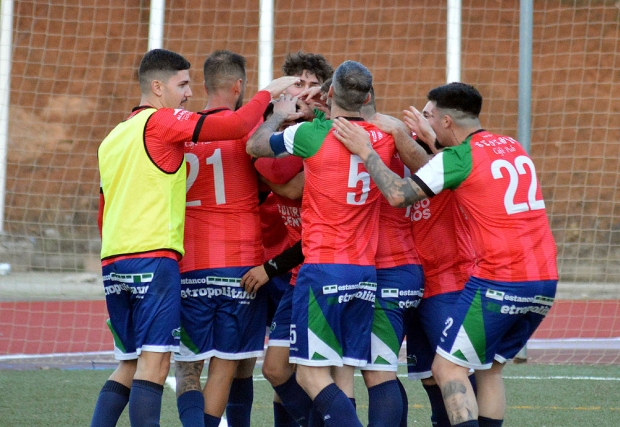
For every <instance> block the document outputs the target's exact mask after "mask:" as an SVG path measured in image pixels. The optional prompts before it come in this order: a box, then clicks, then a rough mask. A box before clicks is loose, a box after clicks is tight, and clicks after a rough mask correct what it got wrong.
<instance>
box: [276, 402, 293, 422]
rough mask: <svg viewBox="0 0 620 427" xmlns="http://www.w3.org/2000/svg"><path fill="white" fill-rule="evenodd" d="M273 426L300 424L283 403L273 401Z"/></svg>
mask: <svg viewBox="0 0 620 427" xmlns="http://www.w3.org/2000/svg"><path fill="white" fill-rule="evenodd" d="M273 427H299V424H297V422H295V420H294V419H293V417H292V416H291V414H289V413H288V411H287V410H286V409H284V406H282V404H281V403H279V402H273Z"/></svg>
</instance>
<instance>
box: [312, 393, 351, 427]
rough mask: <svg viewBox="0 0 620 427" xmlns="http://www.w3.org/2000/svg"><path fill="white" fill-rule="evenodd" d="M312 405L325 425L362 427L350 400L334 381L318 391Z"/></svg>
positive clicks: (328, 426) (330, 426)
mask: <svg viewBox="0 0 620 427" xmlns="http://www.w3.org/2000/svg"><path fill="white" fill-rule="evenodd" d="M314 406H315V408H316V409H317V411H318V412H319V414H321V416H322V417H323V421H324V422H325V426H327V427H332V426H333V427H342V426H347V427H363V426H362V423H361V422H360V420H359V418H357V413H356V412H355V408H354V407H353V405H352V404H351V401H350V400H349V398H348V397H347V395H346V394H344V392H343V391H342V390H340V389H339V388H338V386H337V385H336V384H334V383H332V384H330V385H328V386H327V387H325V388H324V389H323V390H321V391H320V392H319V394H318V395H317V396H316V398H315V399H314Z"/></svg>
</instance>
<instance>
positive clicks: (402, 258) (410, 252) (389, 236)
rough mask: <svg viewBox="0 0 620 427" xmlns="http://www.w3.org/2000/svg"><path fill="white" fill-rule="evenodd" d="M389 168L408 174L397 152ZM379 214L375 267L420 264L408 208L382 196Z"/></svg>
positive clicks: (402, 175)
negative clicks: (394, 203)
mask: <svg viewBox="0 0 620 427" xmlns="http://www.w3.org/2000/svg"><path fill="white" fill-rule="evenodd" d="M389 167H390V170H391V171H392V172H394V173H395V174H397V175H398V176H400V177H401V178H402V177H404V176H405V174H407V175H410V173H409V170H408V169H407V168H406V166H405V165H404V164H403V162H402V161H401V160H400V157H399V156H398V154H395V155H394V156H392V159H391V161H390V163H389ZM380 200H381V211H380V214H379V244H378V246H377V257H376V261H375V262H376V266H377V268H391V267H396V266H399V265H409V264H420V259H419V258H418V253H417V252H416V250H415V243H414V240H413V236H412V234H411V233H408V232H407V230H408V229H409V227H410V224H409V223H410V220H409V217H408V216H407V215H406V213H407V212H408V211H409V209H408V208H395V207H392V206H390V203H389V202H388V201H387V199H386V198H385V197H383V196H381V197H380Z"/></svg>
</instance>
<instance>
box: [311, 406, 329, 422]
mask: <svg viewBox="0 0 620 427" xmlns="http://www.w3.org/2000/svg"><path fill="white" fill-rule="evenodd" d="M324 425H325V423H324V422H323V416H322V415H321V414H319V411H318V410H317V409H316V408H315V407H314V406H313V407H312V410H311V411H310V415H309V417H308V427H323V426H324Z"/></svg>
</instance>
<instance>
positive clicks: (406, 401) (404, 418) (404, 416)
mask: <svg viewBox="0 0 620 427" xmlns="http://www.w3.org/2000/svg"><path fill="white" fill-rule="evenodd" d="M396 381H398V389H399V390H400V400H402V401H403V413H402V415H401V417H400V424H399V425H398V427H407V424H408V418H409V399H408V398H407V391H406V390H405V386H404V385H403V383H401V382H400V380H399V379H398V378H396Z"/></svg>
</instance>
